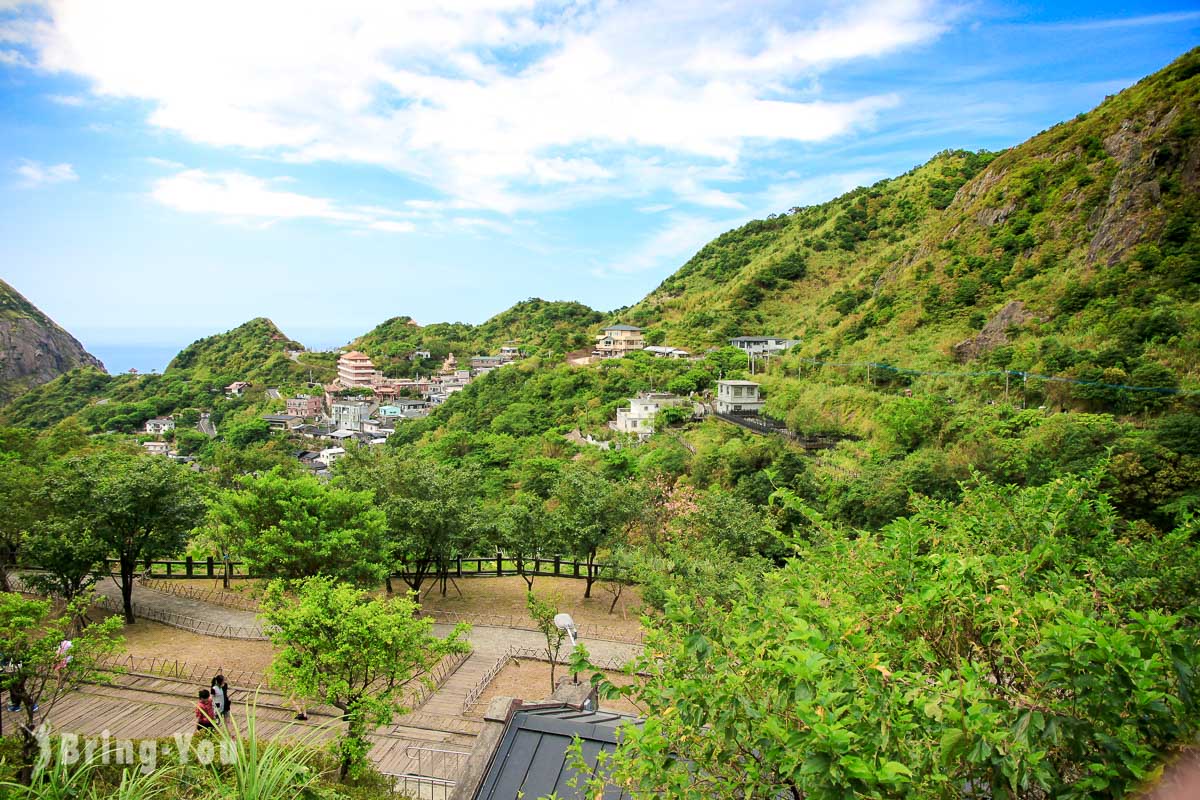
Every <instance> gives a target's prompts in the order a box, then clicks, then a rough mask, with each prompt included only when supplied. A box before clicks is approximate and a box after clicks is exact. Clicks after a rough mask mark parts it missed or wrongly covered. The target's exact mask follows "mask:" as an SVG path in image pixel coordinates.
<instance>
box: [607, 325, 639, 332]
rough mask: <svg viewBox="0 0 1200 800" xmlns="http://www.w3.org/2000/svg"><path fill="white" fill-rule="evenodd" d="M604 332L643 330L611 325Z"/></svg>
mask: <svg viewBox="0 0 1200 800" xmlns="http://www.w3.org/2000/svg"><path fill="white" fill-rule="evenodd" d="M604 330H606V331H640V330H641V328H636V327H634V326H633V325H609V326H608V327H607V328H605V329H604Z"/></svg>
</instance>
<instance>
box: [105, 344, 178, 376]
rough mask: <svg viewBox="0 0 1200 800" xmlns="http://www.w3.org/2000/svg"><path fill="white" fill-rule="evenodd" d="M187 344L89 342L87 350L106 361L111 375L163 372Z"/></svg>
mask: <svg viewBox="0 0 1200 800" xmlns="http://www.w3.org/2000/svg"><path fill="white" fill-rule="evenodd" d="M186 346H187V343H186V342H184V343H183V344H157V345H146V344H89V345H85V347H86V348H87V351H88V352H89V353H91V354H92V355H94V356H95V357H96V358H98V359H100V360H101V361H103V362H104V366H105V367H106V368H107V369H108V372H109V374H111V375H120V374H121V373H122V372H129V370H130V368H134V369H136V370H137V371H138V372H155V371H157V372H162V371H163V370H165V369H166V368H167V364H170V363H171V359H172V358H174V357H175V355H176V354H177V353H178V352H179V351H180V350H182V349H183V348H184V347H186Z"/></svg>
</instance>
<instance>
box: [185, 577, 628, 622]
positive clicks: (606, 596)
mask: <svg viewBox="0 0 1200 800" xmlns="http://www.w3.org/2000/svg"><path fill="white" fill-rule="evenodd" d="M179 583H180V584H181V585H184V586H191V587H192V588H195V589H200V590H202V591H210V590H211V591H222V588H221V579H220V578H193V579H191V580H180V581H179ZM260 584H261V581H258V580H253V579H247V580H238V581H233V582H232V584H231V586H230V589H229V591H231V592H236V593H238V594H240V595H242V596H246V595H249V596H254V595H255V594H256V593H257V592H259V591H261V586H260ZM392 585H393V587H394V588H395V589H396V591H397V592H400V591H404V590H406V589H407V588H408V587H407V586H406V585H405V584H404V582H403V581H399V580H397V581H393V584H392ZM583 590H584V582H583V581H582V580H578V579H575V578H548V577H539V578H536V579H535V580H534V582H533V592H534V594H536V595H537V596H538V597H540V598H542V599H546V598H549V597H557V598H558V599H557V601H556V605H557V606H558V608H559V609H560V610H562V611H565V612H567V613H568V614H570V615H571V616H572V617H574V619H575V622H576V623H577V624H580V625H585V624H590V625H603V626H606V627H609V628H612V629H613V630H614V631H618V632H622V633H626V634H636V633H637V632H638V631H639V630H640V628H641V623H640V622H639V621H638V615H639V610H640V608H641V605H642V596H641V592H640V591H639V590H638V588H637V587H636V586H627V587H625V589H624V591H623V592H622V594H621V599H620V601H619V602H618V603H617V606H616V608H615V609H614V610H613V613H612V614H609V613H608V607H609V606H610V605H612V599H613V598H612V595H611V594H610V593H609V592H607V591H605V589H604V584H603V583H599V582H597V583H596V584H595V585H593V586H592V597H591V598H590V599H586V600H585V599H584V597H583ZM525 592H526V585H525V581H524V580H523V579H522V578H521V577H520V576H516V575H514V576H511V577H506V578H460V579H458V580H456V581H454V582H448V583H447V584H446V596H445V597H442V595H441V592H440V585H438V584H435V583H434V582H429V583H427V584H426V585H425V586H423V587H422V591H421V605H422V607H423V608H425V609H427V610H430V611H454V612H458V613H460V614H467V615H478V614H498V615H501V616H519V617H521V618H522V619H524V620H527V621H528V622H529V623H532V620H530V619H529V616H528V614H527V613H526V611H525ZM380 594H383V592H382V590H381V591H380Z"/></svg>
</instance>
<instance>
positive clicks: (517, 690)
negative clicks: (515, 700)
mask: <svg viewBox="0 0 1200 800" xmlns="http://www.w3.org/2000/svg"><path fill="white" fill-rule="evenodd" d="M568 674H570V673H569V672H568V670H567V668H566V667H564V666H563V665H561V664H560V665H558V668H557V669H556V671H555V679H556V680H557V679H561V678H562V677H563V676H564V675H568ZM604 675H605V677H607V678H608V679H609V680H610V681H612V682H613V683H614V684H616V685H617V686H628V685H629V684H631V683H633V682H634V678H632V677H631V676H629V675H626V674H625V673H623V672H607V671H606V672H605V673H604ZM579 679H580V680H581V681H583V680H587V675H580V676H579ZM549 695H550V664H549V663H547V662H545V661H534V660H531V659H520V660H517V659H514V660H513V661H510V662H509V663H508V664H507V665H506V666H505V667H504V669H502V670H500V674H499V675H497V676H496V677H495V678H494V679H492V682H491V683H489V684H488V686H487V688H486V689H485V690H484V692H483V694H482V695H480V697H479V701H478V702H477V703H475V705H473V706H472V707H471V710H470V712H468V713H467V715H466V716H468V717H476V718H481V717H482V716H483V712H484V711H486V710H487V707H488V703H490V702H491V701H492V698H493V697H504V696H507V697H519V698H521V699H523V700H531V701H532V700H541V699H542V698H545V697H548V696H549ZM600 708H602V709H604V710H605V711H616V712H619V713H622V714H638V713H640V712H639V711H638V708H637V707H636V706H634V705H633V704H632V703H630V702H628V701H627V700H625V699H624V698H620V699H617V700H606V699H604V698H601V699H600Z"/></svg>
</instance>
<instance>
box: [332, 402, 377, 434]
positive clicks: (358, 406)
mask: <svg viewBox="0 0 1200 800" xmlns="http://www.w3.org/2000/svg"><path fill="white" fill-rule="evenodd" d="M374 411H375V405H374V403H367V402H365V401H362V400H354V399H341V400H335V401H334V402H333V403H332V404H331V405H330V406H329V416H330V417H331V418H332V419H333V424H334V425H335V426H336V427H338V428H345V429H346V430H351V431H358V430H362V424H363V421H364V420H368V419H370V418H371V414H372V413H374Z"/></svg>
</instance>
